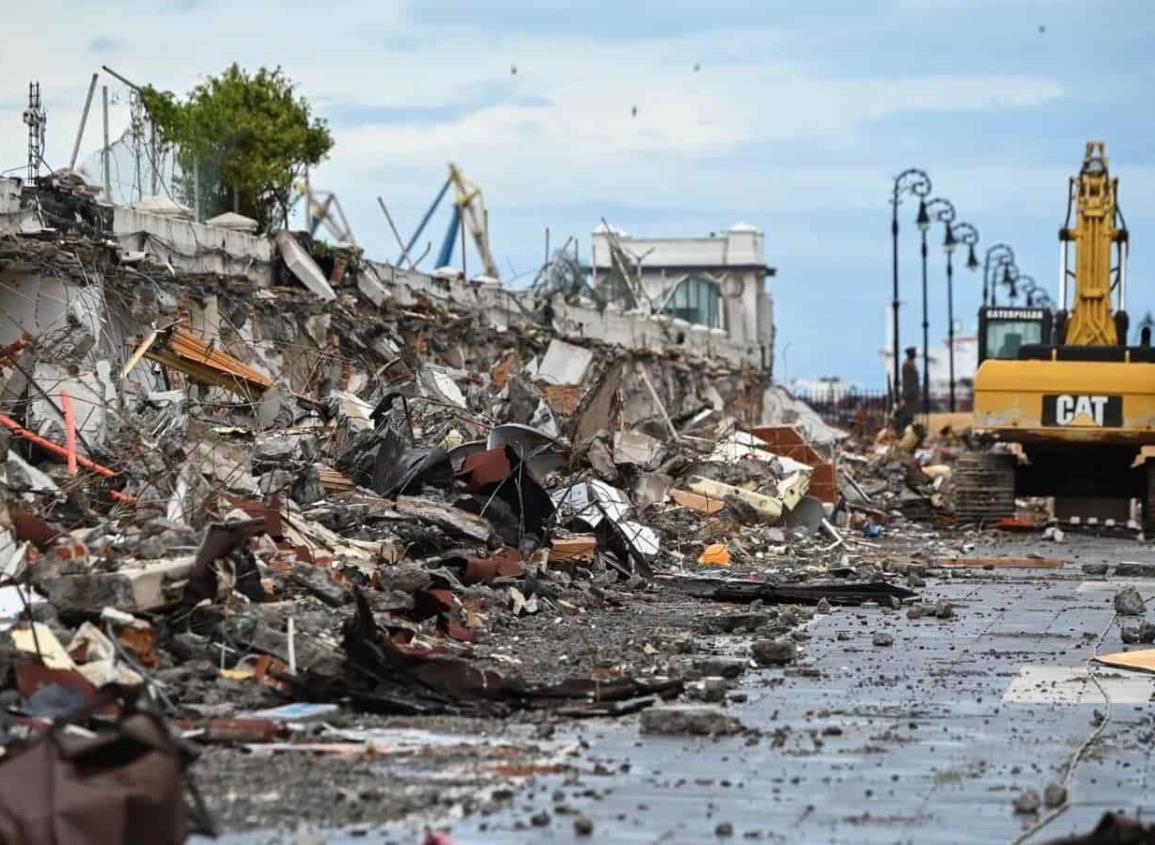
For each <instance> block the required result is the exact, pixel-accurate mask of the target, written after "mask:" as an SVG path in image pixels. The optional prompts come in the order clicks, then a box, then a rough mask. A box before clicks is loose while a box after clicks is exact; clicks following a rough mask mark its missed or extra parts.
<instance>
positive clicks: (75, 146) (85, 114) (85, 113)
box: [68, 73, 97, 170]
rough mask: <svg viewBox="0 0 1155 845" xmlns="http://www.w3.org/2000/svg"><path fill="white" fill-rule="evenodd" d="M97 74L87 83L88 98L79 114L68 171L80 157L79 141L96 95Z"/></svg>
mask: <svg viewBox="0 0 1155 845" xmlns="http://www.w3.org/2000/svg"><path fill="white" fill-rule="evenodd" d="M96 79H97V74H95V73H94V74H92V81H91V82H89V83H88V96H86V97H85V98H84V110H83V111H82V112H81V113H80V126H79V127H78V128H77V130H76V141H75V142H74V143H73V145H72V158H71V159H70V160H69V162H68V169H69V170H75V169H76V157H77V156H78V155H80V139H81V138H83V137H84V127H85V125H86V124H87V123H88V110H89V109H90V108H92V95H93V94H95V93H96Z"/></svg>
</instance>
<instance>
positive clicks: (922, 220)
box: [916, 197, 954, 414]
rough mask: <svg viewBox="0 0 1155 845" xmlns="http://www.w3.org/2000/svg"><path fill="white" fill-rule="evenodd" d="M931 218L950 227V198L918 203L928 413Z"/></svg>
mask: <svg viewBox="0 0 1155 845" xmlns="http://www.w3.org/2000/svg"><path fill="white" fill-rule="evenodd" d="M932 220H939V221H941V222H942V223H944V224H946V226H947V228H948V229H949V228H950V224H951V222H952V221H953V220H954V205H953V204H952V203H951V201H950V200H947V199H943V198H942V197H935V198H934V199H932V200H929V201H920V202H919V204H918V218H917V221H916V222H917V223H918V228H919V231H920V232H921V233H922V412H923V413H924V414H930V311H929V310H928V307H927V289H926V233H927V232H928V231H929V230H930V223H931V221H932Z"/></svg>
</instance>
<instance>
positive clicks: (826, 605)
mask: <svg viewBox="0 0 1155 845" xmlns="http://www.w3.org/2000/svg"><path fill="white" fill-rule="evenodd" d="M814 609H815V610H816V611H818V612H819V613H829V612H830V602H829V601H827V600H826V599H825V598H821V599H819V600H818V604H817V605H815V606H814Z"/></svg>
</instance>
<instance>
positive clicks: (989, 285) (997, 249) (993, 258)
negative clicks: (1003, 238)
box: [983, 244, 1015, 305]
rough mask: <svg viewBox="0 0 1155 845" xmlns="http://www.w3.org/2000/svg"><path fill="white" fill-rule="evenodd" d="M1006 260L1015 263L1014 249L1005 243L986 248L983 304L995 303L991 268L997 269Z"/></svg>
mask: <svg viewBox="0 0 1155 845" xmlns="http://www.w3.org/2000/svg"><path fill="white" fill-rule="evenodd" d="M1008 261H1009V262H1010V263H1011V264H1014V263H1015V251H1014V250H1013V249H1011V248H1010V247H1009V246H1007V245H1006V244H995V245H994V246H992V247H991V248H990V249H988V250H987V254H986V257H985V258H984V259H983V305H994V304H995V303H994V289H995V285H994V282H993V280H992V279H991V270H992V268H993V269H995V270H997V269H998V267H999V265H1001V264H1004V263H1006V262H1008ZM988 297H989V298H988Z"/></svg>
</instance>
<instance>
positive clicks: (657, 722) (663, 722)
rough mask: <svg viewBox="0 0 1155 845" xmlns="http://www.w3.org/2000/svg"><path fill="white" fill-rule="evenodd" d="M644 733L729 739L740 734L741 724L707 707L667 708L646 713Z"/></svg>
mask: <svg viewBox="0 0 1155 845" xmlns="http://www.w3.org/2000/svg"><path fill="white" fill-rule="evenodd" d="M641 727H642V733H644V734H664V735H667V736H725V735H728V734H736V733H740V732H741V731H742V730H743V725H742V723H741V721H739V720H738V718H737V717H736V716H732V715H730V714H729V713H727V712H726V711H724V710H722V709H720V708H718V707H713V706H710V705H707V704H664V705H658V706H656V707H651V708H650V709H649V710H645V711H643V712H642V725H641Z"/></svg>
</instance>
